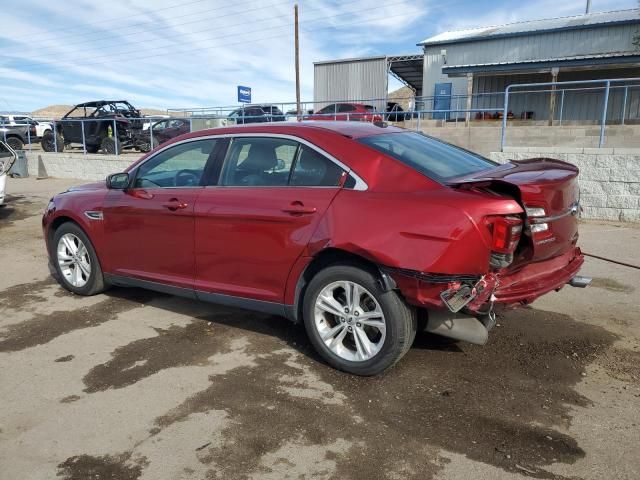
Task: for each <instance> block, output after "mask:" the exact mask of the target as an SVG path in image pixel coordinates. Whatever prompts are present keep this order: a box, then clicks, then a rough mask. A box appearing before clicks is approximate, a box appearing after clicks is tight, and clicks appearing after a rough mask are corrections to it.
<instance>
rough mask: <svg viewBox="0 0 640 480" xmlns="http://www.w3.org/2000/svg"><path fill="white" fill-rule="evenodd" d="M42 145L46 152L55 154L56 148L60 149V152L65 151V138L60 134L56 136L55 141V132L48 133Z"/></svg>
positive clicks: (44, 136) (41, 142)
mask: <svg viewBox="0 0 640 480" xmlns="http://www.w3.org/2000/svg"><path fill="white" fill-rule="evenodd" d="M40 145H41V146H42V150H44V151H45V152H55V151H56V146H57V148H58V150H57V151H58V152H63V151H64V137H63V136H62V135H60V134H59V133H57V134H56V141H55V142H54V141H53V132H52V131H50V130H49V131H47V132H45V133H44V135H43V136H42V140H41V141H40Z"/></svg>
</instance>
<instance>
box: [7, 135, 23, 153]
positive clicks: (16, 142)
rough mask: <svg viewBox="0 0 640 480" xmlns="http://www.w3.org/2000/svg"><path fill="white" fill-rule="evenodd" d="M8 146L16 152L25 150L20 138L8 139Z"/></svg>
mask: <svg viewBox="0 0 640 480" xmlns="http://www.w3.org/2000/svg"><path fill="white" fill-rule="evenodd" d="M7 145H9V146H10V147H11V148H13V149H14V150H22V149H23V148H24V142H23V141H22V140H20V139H19V138H18V137H7Z"/></svg>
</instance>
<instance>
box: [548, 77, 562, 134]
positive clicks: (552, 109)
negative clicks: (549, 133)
mask: <svg viewBox="0 0 640 480" xmlns="http://www.w3.org/2000/svg"><path fill="white" fill-rule="evenodd" d="M559 71H560V69H559V68H557V67H556V68H552V69H551V81H552V82H557V81H558V72H559ZM555 116H556V86H555V85H551V92H549V126H550V127H551V126H553V119H554V118H555Z"/></svg>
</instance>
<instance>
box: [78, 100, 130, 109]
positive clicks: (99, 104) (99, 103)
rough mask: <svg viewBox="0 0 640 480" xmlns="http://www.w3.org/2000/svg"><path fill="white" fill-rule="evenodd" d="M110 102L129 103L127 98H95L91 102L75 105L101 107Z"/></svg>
mask: <svg viewBox="0 0 640 480" xmlns="http://www.w3.org/2000/svg"><path fill="white" fill-rule="evenodd" d="M110 103H129V102H128V101H127V100H95V101H93V102H85V103H78V104H77V105H76V107H102V106H103V105H108V104H110Z"/></svg>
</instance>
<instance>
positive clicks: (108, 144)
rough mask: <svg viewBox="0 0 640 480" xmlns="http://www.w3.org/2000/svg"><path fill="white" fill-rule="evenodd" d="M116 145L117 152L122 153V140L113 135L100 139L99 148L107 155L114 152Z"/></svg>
mask: <svg viewBox="0 0 640 480" xmlns="http://www.w3.org/2000/svg"><path fill="white" fill-rule="evenodd" d="M116 145H117V148H118V154H120V153H122V142H121V141H120V140H119V139H116V138H114V137H105V138H103V139H102V143H101V145H100V150H102V151H103V152H104V153H107V154H109V155H115V154H116Z"/></svg>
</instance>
